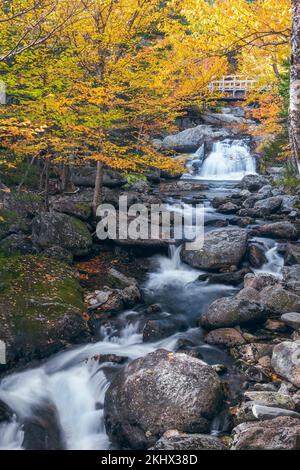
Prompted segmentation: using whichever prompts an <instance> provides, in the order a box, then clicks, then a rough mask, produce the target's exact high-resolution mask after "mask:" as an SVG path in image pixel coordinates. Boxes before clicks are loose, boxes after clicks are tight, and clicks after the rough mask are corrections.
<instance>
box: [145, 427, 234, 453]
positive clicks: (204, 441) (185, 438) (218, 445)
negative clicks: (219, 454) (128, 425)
mask: <svg viewBox="0 0 300 470" xmlns="http://www.w3.org/2000/svg"><path fill="white" fill-rule="evenodd" d="M150 450H227V447H226V446H225V445H224V444H223V443H222V442H221V441H220V440H219V439H218V438H216V437H213V436H209V435H207V434H185V433H182V432H178V431H167V432H166V433H165V434H164V435H163V437H162V438H161V439H159V441H157V442H156V444H155V445H154V446H153V447H151V448H150Z"/></svg>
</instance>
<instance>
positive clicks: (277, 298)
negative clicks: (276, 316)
mask: <svg viewBox="0 0 300 470" xmlns="http://www.w3.org/2000/svg"><path fill="white" fill-rule="evenodd" d="M260 300H261V303H262V304H263V305H265V306H266V308H269V309H270V310H271V311H274V312H277V313H288V312H298V311H299V312H300V297H299V296H298V295H296V294H294V293H293V292H290V291H288V290H286V289H283V288H282V287H281V286H268V287H265V288H264V289H263V290H262V291H261V293H260Z"/></svg>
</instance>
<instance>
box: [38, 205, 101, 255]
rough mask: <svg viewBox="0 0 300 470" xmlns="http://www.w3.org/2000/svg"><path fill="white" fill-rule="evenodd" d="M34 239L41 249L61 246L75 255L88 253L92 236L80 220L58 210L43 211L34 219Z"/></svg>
mask: <svg viewBox="0 0 300 470" xmlns="http://www.w3.org/2000/svg"><path fill="white" fill-rule="evenodd" d="M32 239H33V242H34V244H35V245H37V246H38V247H39V248H41V249H44V250H45V249H47V248H50V247H51V246H61V247H62V248H64V249H65V250H67V251H68V252H70V253H72V254H73V255H74V256H85V255H88V254H89V253H90V251H91V248H92V236H91V234H90V232H89V230H88V228H87V226H86V225H85V224H84V223H83V222H81V221H80V220H78V219H76V218H74V217H71V216H69V215H66V214H62V213H58V212H45V213H41V214H39V215H38V216H36V217H35V218H34V219H33V223H32Z"/></svg>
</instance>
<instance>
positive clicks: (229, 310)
mask: <svg viewBox="0 0 300 470" xmlns="http://www.w3.org/2000/svg"><path fill="white" fill-rule="evenodd" d="M265 319H266V311H265V309H264V308H263V307H262V306H261V305H260V304H258V303H255V302H249V301H246V300H239V299H236V298H231V297H230V298H227V297H225V298H221V299H218V300H216V301H215V302H213V303H212V304H211V305H210V307H209V308H208V310H207V312H206V313H205V314H204V315H202V317H201V318H200V324H201V325H202V326H203V327H204V328H208V329H215V328H230V327H233V326H236V325H244V324H247V323H256V322H262V321H264V320H265Z"/></svg>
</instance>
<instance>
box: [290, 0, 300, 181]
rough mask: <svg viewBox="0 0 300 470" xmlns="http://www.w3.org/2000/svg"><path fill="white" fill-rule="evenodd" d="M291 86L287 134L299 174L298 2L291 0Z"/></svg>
mask: <svg viewBox="0 0 300 470" xmlns="http://www.w3.org/2000/svg"><path fill="white" fill-rule="evenodd" d="M292 15H293V24H292V33H291V47H292V58H291V86H290V120H289V133H290V142H291V147H292V154H293V159H294V161H295V163H296V165H297V167H298V170H299V172H300V2H299V0H292Z"/></svg>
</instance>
